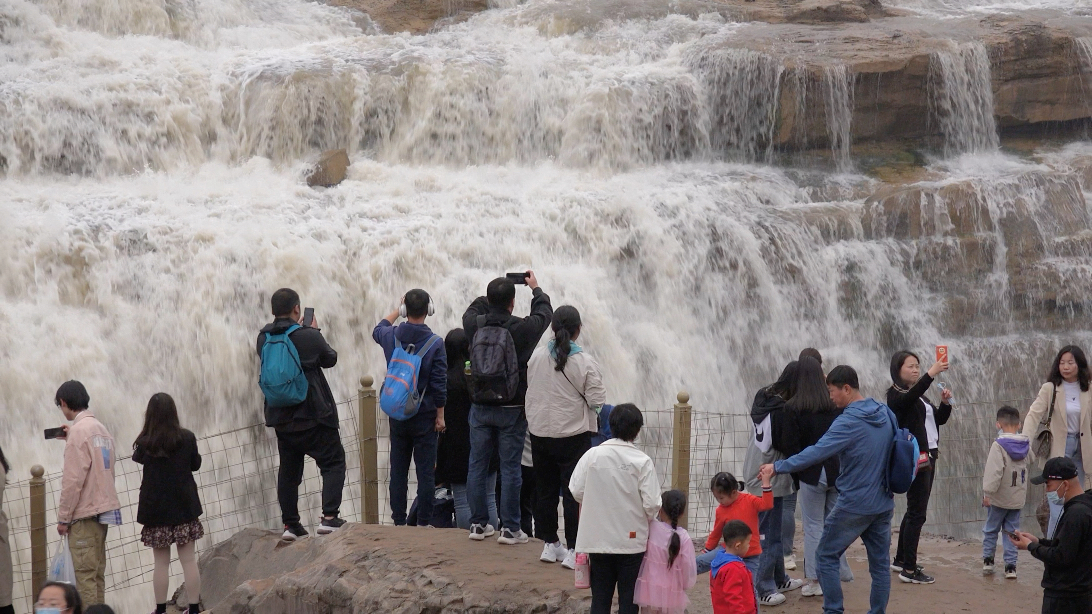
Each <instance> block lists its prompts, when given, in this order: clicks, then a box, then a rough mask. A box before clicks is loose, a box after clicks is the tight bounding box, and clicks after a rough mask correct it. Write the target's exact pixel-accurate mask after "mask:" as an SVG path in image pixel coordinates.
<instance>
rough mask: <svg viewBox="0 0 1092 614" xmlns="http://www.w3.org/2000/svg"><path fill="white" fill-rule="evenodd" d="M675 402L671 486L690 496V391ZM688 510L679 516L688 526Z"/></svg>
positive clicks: (682, 522)
mask: <svg viewBox="0 0 1092 614" xmlns="http://www.w3.org/2000/svg"><path fill="white" fill-rule="evenodd" d="M678 399H679V402H678V403H676V404H675V419H674V425H673V427H674V428H672V429H671V488H673V489H675V490H680V491H682V492H683V493H685V494H686V497H687V499H689V498H690V409H691V408H690V393H688V392H686V391H685V390H683V391H682V392H679V396H678ZM689 508H690V506H687V512H686V513H684V514H683V515H682V517H681V518H679V526H680V527H683V528H686V518H687V516H689V515H690V513H689Z"/></svg>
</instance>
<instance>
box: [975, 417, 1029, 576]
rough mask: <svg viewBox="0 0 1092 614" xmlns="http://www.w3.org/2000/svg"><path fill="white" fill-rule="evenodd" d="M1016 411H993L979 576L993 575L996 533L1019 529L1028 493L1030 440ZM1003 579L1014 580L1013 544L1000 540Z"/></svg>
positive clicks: (987, 459) (984, 492)
mask: <svg viewBox="0 0 1092 614" xmlns="http://www.w3.org/2000/svg"><path fill="white" fill-rule="evenodd" d="M1020 426H1021V423H1020V412H1019V411H1017V410H1016V409H1015V408H1013V407H1009V406H1007V405H1006V406H1005V407H1002V408H1001V409H999V410H997V428H998V429H1000V432H999V433H998V436H997V440H996V441H994V442H993V445H992V446H990V455H989V456H988V457H987V458H986V470H985V472H984V474H983V476H982V505H983V506H984V507H988V508H989V512H988V514H987V516H986V526H984V527H983V528H982V535H983V537H982V573H983V574H987V575H988V574H992V573H993V567H994V565H993V557H994V553H996V551H997V533H998V532H999V531H1001V530H1003V531H1005V532H1006V533H1012V532H1014V531H1017V530H1018V529H1019V528H1020V510H1021V509H1023V508H1024V502H1025V501H1026V500H1027V492H1028V485H1027V480H1028V457H1029V456H1031V440H1030V439H1028V436H1027V435H1021V434H1020ZM1002 541H1003V544H1004V551H1005V577H1006V578H1009V579H1010V580H1014V579H1016V552H1017V549H1016V545H1015V544H1013V543H1012V540H1009V539H1003V540H1002Z"/></svg>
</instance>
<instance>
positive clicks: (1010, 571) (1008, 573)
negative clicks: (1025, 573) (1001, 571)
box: [1005, 565, 1016, 580]
mask: <svg viewBox="0 0 1092 614" xmlns="http://www.w3.org/2000/svg"><path fill="white" fill-rule="evenodd" d="M1005 578H1006V579H1008V580H1015V579H1016V565H1005Z"/></svg>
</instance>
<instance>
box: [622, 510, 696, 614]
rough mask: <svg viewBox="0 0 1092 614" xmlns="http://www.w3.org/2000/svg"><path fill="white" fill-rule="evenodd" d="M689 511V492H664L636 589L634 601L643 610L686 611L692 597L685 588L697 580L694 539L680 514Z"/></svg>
mask: <svg viewBox="0 0 1092 614" xmlns="http://www.w3.org/2000/svg"><path fill="white" fill-rule="evenodd" d="M685 512H686V495H684V494H683V493H682V492H681V491H678V490H669V491H667V492H665V493H664V494H663V497H662V501H661V503H660V518H659V520H654V521H652V523H651V524H650V525H649V527H648V545H647V547H646V549H645V559H644V561H642V562H641V573H640V575H639V576H637V585H636V587H635V590H634V592H633V603H635V604H637V605H639V606H641V612H642V613H646V612H647V613H649V614H653V613H655V614H684V612H685V611H686V606H687V605H688V604H689V603H690V599H689V598H688V597H687V596H686V591H687V589H689V588H690V587H692V586H694V582H695V581H697V576H698V573H697V571H698V567H697V561H696V560H695V556H694V542H692V541H691V540H690V534H689V533H687V532H686V529H680V528H679V517H681V516H682V515H683V513H685Z"/></svg>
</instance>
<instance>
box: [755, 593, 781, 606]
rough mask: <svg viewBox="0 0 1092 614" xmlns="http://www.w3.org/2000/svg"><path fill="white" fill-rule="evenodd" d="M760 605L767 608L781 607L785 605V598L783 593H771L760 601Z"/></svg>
mask: <svg viewBox="0 0 1092 614" xmlns="http://www.w3.org/2000/svg"><path fill="white" fill-rule="evenodd" d="M758 603H759V604H761V605H766V606H775V605H781V604H782V603H785V596H784V595H782V594H781V593H770V594H769V595H766V596H765V597H763V598H762V599H759V600H758Z"/></svg>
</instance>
